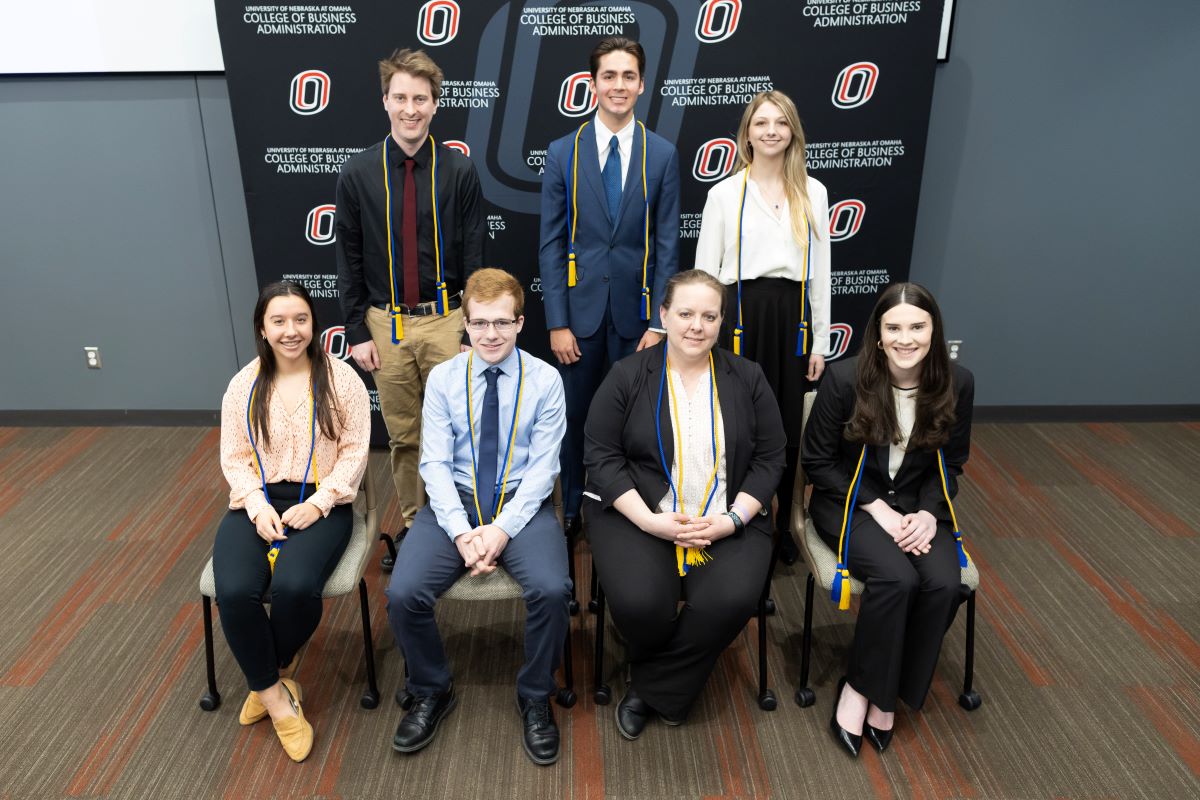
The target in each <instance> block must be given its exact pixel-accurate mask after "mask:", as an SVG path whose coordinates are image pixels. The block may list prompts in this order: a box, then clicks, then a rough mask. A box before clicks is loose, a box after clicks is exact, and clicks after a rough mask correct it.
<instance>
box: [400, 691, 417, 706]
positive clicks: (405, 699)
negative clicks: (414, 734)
mask: <svg viewBox="0 0 1200 800" xmlns="http://www.w3.org/2000/svg"><path fill="white" fill-rule="evenodd" d="M414 699H415V698H414V697H413V696H412V695H411V694H409V693H408V691H406V690H404V689H397V690H396V705H398V706H400V707H401V708H403V709H404V710H405V711H408V710H409V709H410V708H412V704H413V700H414Z"/></svg>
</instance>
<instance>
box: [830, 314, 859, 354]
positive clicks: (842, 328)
mask: <svg viewBox="0 0 1200 800" xmlns="http://www.w3.org/2000/svg"><path fill="white" fill-rule="evenodd" d="M853 335H854V328H852V327H850V325H848V324H847V323H845V322H835V323H833V324H831V325H830V326H829V355H827V356H825V360H826V361H833V360H834V359H835V358H841V357H842V356H844V355H846V351H847V350H849V349H850V337H852V336H853Z"/></svg>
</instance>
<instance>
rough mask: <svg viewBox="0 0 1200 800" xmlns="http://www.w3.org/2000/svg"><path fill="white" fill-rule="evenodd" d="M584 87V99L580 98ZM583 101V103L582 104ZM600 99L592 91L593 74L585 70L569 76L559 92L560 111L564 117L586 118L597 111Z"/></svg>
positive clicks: (564, 80)
mask: <svg viewBox="0 0 1200 800" xmlns="http://www.w3.org/2000/svg"><path fill="white" fill-rule="evenodd" d="M581 87H582V91H583V97H582V98H580V97H579V94H580V88H581ZM580 99H582V101H583V102H580ZM599 102H600V100H599V98H598V97H596V93H595V92H594V91H593V90H592V73H590V72H588V71H587V70H584V71H583V72H576V73H574V74H572V75H568V76H567V77H566V78H564V79H563V82H562V86H561V87H559V90H558V111H559V113H560V114H562V115H563V116H564V117H584V116H587V115H588V114H590V113H592V112H593V111H595V110H596V106H597V105H599Z"/></svg>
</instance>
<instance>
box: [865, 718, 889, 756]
mask: <svg viewBox="0 0 1200 800" xmlns="http://www.w3.org/2000/svg"><path fill="white" fill-rule="evenodd" d="M863 735H864V736H866V737H867V741H869V742H870V743H871V744H872V745H874V746H875V749H876V750H878V751H879V752H881V753H882V752H883V751H884V750H887V749H888V745H889V744H891V743H892V729H891V728H888V729H887V730H886V731H885V730H883V729H882V728H876V727H873V726H871V725H868V724H867V723H865V722H864V723H863Z"/></svg>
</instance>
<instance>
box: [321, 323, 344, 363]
mask: <svg viewBox="0 0 1200 800" xmlns="http://www.w3.org/2000/svg"><path fill="white" fill-rule="evenodd" d="M321 349H322V350H324V351H325V352H326V353H328V354H329V355H331V356H333V357H334V358H339V359H341V360H342V361H348V360H349V359H350V343H349V342H348V341H347V340H346V326H345V325H334V326H333V327H332V328H326V329H325V330H323V331H321Z"/></svg>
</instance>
